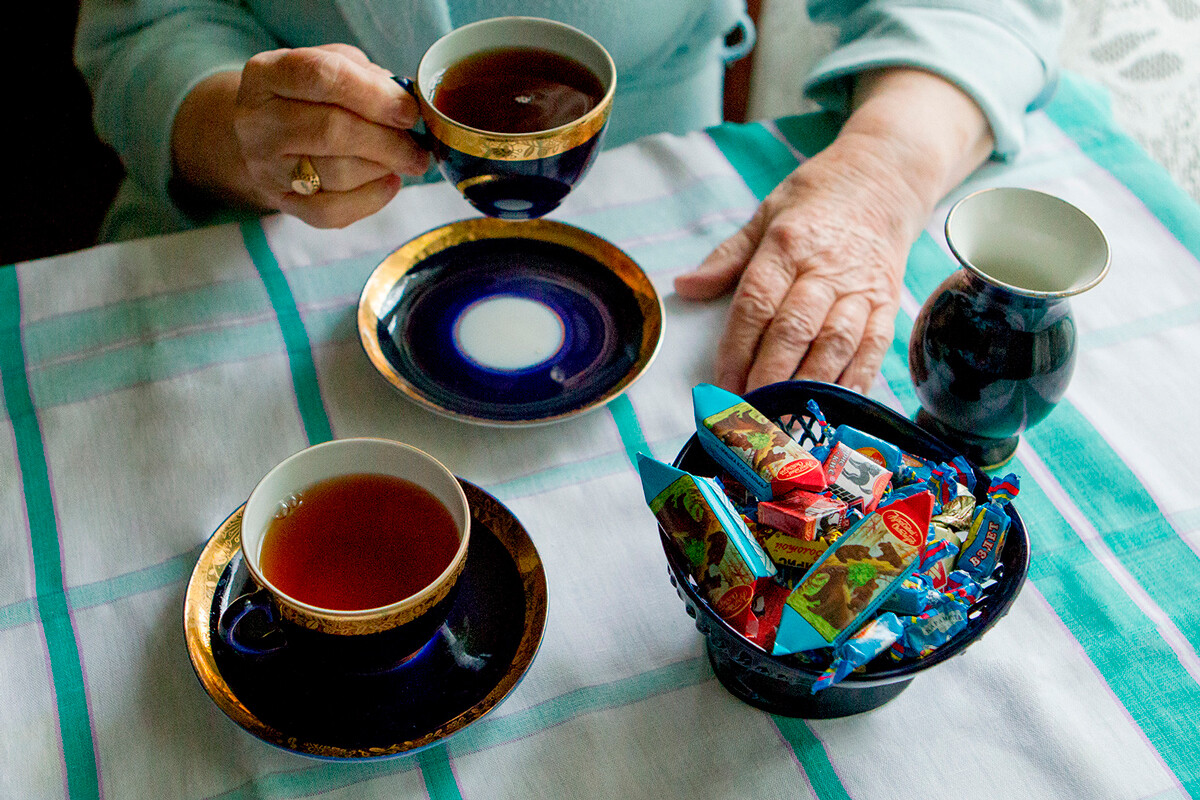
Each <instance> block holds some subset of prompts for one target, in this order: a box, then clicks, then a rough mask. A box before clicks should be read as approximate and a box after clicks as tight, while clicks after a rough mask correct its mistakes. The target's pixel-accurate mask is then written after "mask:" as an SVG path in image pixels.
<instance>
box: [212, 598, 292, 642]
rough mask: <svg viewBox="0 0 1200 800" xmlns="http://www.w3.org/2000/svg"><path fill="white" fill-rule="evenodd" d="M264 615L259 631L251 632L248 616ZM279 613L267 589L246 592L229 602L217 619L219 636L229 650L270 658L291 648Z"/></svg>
mask: <svg viewBox="0 0 1200 800" xmlns="http://www.w3.org/2000/svg"><path fill="white" fill-rule="evenodd" d="M255 614H258V615H260V616H261V617H262V623H261V624H260V625H259V630H258V631H256V632H254V633H251V632H250V631H249V630H246V629H245V628H244V626H245V625H246V624H247V619H249V618H250V617H252V616H253V615H255ZM279 623H280V619H279V612H278V611H277V610H276V608H275V604H274V603H273V602H272V600H271V595H270V593H269V592H267V590H266V589H259V590H258V591H256V592H251V593H249V594H244V595H242V596H241V597H239V598H237V599H236V600H234V601H233V602H232V603H230V604H229V608H227V609H225V613H223V614H221V618H220V619H219V620H218V621H217V636H218V637H219V638H220V639H221V641H222V642H224V643H225V644H226V645H227V646H228V647H229V649H231V650H233V652H235V653H237V654H238V655H240V656H245V657H247V658H268V657H270V656H272V655H274V654H276V653H278V652H280V651H281V650H283V649H284V648H285V647H287V639H286V638H285V636H284V632H283V628H282V627H281V626H280V624H279Z"/></svg>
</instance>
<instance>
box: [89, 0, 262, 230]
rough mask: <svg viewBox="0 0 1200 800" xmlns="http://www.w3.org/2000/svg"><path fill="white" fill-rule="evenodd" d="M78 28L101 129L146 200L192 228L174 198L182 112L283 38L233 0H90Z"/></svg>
mask: <svg viewBox="0 0 1200 800" xmlns="http://www.w3.org/2000/svg"><path fill="white" fill-rule="evenodd" d="M77 30H78V33H77V35H76V40H75V60H76V64H77V65H78V66H79V70H80V72H81V73H82V74H83V76H84V78H85V79H86V80H87V82H88V84H89V86H90V88H91V90H92V98H93V107H94V114H93V116H94V122H95V126H96V132H97V134H98V135H99V136H100V138H101V139H102V140H103V141H105V142H107V143H108V144H109V145H110V146H112V148H113V149H114V150H116V151H117V153H118V155H120V157H121V161H122V162H123V163H124V165H125V170H126V173H127V175H128V179H127V181H126V183H128V182H129V180H132V181H133V182H135V183H136V184H137V190H138V192H139V193H140V194H141V195H143V196H145V197H146V198H147V199H148V200H149V201H150V202H149V203H143V204H142V206H143V207H145V208H153V209H155V210H156V211H161V212H163V213H165V214H167V215H170V216H172V217H175V219H169V220H163V221H162V223H163V224H164V225H165V226H166V227H169V228H177V227H184V226H186V220H184V219H183V215H182V213H181V212H180V210H179V209H178V207H177V205H176V203H175V202H174V198H172V197H171V196H170V195H171V192H170V179H171V170H172V165H171V149H170V141H171V128H172V126H173V124H174V121H175V113H176V111H178V109H179V106H180V104H181V103H182V102H183V99H184V97H186V96H187V94H188V92H189V91H191V89H192V88H193V87H194V86H195V85H196V84H197V83H199V82H200V81H202V80H204V79H205V78H207V77H209V76H210V75H213V74H214V73H217V72H221V71H224V70H234V69H241V68H242V66H243V65H244V64H245V62H246V60H247V59H249V58H250V57H251V56H253V55H254V54H255V53H258V52H261V51H263V50H270V49H273V48H276V47H279V44H278V42H277V41H276V40H275V39H274V38H273V37H272V36H270V35H269V34H268V33H267V32H266V31H265V30H264V29H263V28H262V27H261V26H260V25H259V24H258V23H257V22H256V21H255V19H254V17H252V16H251V15H250V14H248V13H246V11H245V10H244V9H243V8H241V7H240V6H239V4H238V3H237V2H235V1H234V0H230V1H229V2H225V1H224V0H199V1H198V2H196V1H192V2H189V0H143V2H138V3H124V2H111V0H108V1H106V0H83V2H82V4H81V7H80V17H79V25H78V28H77ZM125 188H127V187H123V190H124V189H125Z"/></svg>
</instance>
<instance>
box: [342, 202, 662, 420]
mask: <svg viewBox="0 0 1200 800" xmlns="http://www.w3.org/2000/svg"><path fill="white" fill-rule="evenodd" d="M663 316H664V315H663V306H662V300H661V298H660V297H659V295H658V293H657V291H656V290H655V288H654V286H653V284H652V283H651V282H650V279H649V278H648V277H647V276H646V273H645V272H643V271H642V269H641V267H639V266H638V265H637V263H636V262H635V261H634V260H633V259H632V258H630V257H629V256H628V255H627V254H626V253H625V252H623V251H622V250H620V249H619V248H618V247H616V246H615V245H613V244H612V243H610V242H607V241H605V240H604V239H602V238H600V237H598V236H596V235H595V234H592V233H589V232H587V231H585V230H583V229H581V228H576V227H574V226H572V225H567V224H565V223H561V222H553V221H549V220H544V219H539V220H525V221H519V222H514V221H508V220H501V219H493V218H489V217H484V218H479V219H466V220H460V221H458V222H452V223H450V224H448V225H444V226H442V227H440V228H435V229H434V230H431V231H428V232H426V233H423V234H421V235H420V236H418V237H416V238H415V239H412V240H411V241H409V242H408V243H406V244H405V245H403V246H402V247H400V248H399V249H397V250H396V251H395V252H393V253H392V254H391V255H389V256H388V257H387V258H386V259H384V260H383V262H382V263H381V264H380V265H379V266H378V267H377V268H376V269H375V271H374V273H373V274H372V275H371V277H370V278H369V279H368V280H367V283H366V286H365V287H364V288H363V292H362V296H361V298H360V300H359V306H358V330H359V336H360V338H361V340H362V345H363V349H364V351H365V352H366V354H367V358H368V359H370V361H371V364H372V365H373V366H374V367H375V369H376V370H377V371H378V372H379V373H380V375H382V376H383V377H384V379H385V380H386V381H387V382H388V383H389V384H390V385H391V386H392V387H393V388H395V389H397V390H398V391H400V392H401V393H402V394H404V395H405V396H406V397H408V398H410V399H411V400H414V401H415V402H417V403H419V404H421V405H422V406H424V407H426V408H428V409H429V410H431V411H433V412H435V413H437V414H441V415H443V416H447V417H451V418H453V419H457V420H460V421H464V422H470V423H474V424H479V425H490V426H528V425H543V424H547V423H550V422H555V421H558V420H563V419H567V418H569V417H573V416H576V415H578V414H583V413H585V412H587V411H591V410H593V409H595V408H598V407H600V406H603V405H604V404H606V403H608V402H610V401H611V400H613V399H614V398H616V397H617V396H619V395H620V394H621V393H622V392H624V391H626V390H627V389H628V388H629V387H630V386H631V385H632V384H633V382H634V381H636V380H637V379H638V378H639V377H641V375H642V374H643V373H645V371H646V370H647V369H648V368H649V367H650V364H651V362H652V361H653V360H654V357H655V355H657V353H658V349H659V346H660V344H661V343H662V336H663Z"/></svg>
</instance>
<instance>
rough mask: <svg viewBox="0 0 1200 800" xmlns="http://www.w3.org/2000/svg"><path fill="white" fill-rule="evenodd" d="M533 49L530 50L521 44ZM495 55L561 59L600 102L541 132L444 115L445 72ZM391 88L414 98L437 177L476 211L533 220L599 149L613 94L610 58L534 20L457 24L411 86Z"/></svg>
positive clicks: (585, 39) (564, 30)
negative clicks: (588, 81) (592, 86)
mask: <svg viewBox="0 0 1200 800" xmlns="http://www.w3.org/2000/svg"><path fill="white" fill-rule="evenodd" d="M529 42H533V43H536V44H535V45H533V46H532V47H531V46H529V45H527V44H525V43H529ZM502 50H514V51H516V50H524V51H528V52H529V54H531V55H530V57H536V56H535V55H533V54H536V52H538V51H541V52H543V53H545V52H549V53H551V54H554V55H557V56H561V57H565V58H567V59H569V60H570V61H571V62H574V63H575V64H576V65H579V66H580V67H582V68H583V69H585V70H586V71H587V72H589V73H591V75H592V76H593V77H594V78H595V79H596V81H597V83H598V86H599V91H600V96H599V98H598V100H596V102H595V104H594V105H593V106H592V107H591V108H590V109H588V110H587V111H586V112H585V113H583V114H581V115H580V116H578V117H575V118H574V119H571V120H570V121H568V122H566V123H564V124H560V125H557V126H555V127H552V128H548V129H545V130H535V131H524V132H519V133H507V132H500V131H495V130H488V129H487V126H484V125H483V124H482V123H477V124H476V125H469V124H466V123H464V122H463V121H461V120H458V119H454V118H452V117H451V116H448V115H447V114H446V113H444V112H443V111H442V110H441V109H440V108H439V106H438V102H437V92H438V89H439V85H440V83H441V81H442V79H443V77H444V76H445V75H446V73H447V70H449V69H451V68H453V67H455V66H456V65H459V64H462V63H463V62H464V61H466V60H468V59H471V58H476V57H479V56H480V55H481V54H488V53H492V52H497V51H502ZM397 82H398V83H399V84H400V85H401V86H402V87H404V88H405V89H406V90H407V91H408V92H410V93H411V94H412V95H413V97H415V98H416V100H417V103H418V104H419V105H420V108H421V117H422V119H423V120H424V124H425V129H426V130H425V131H424V132H422V133H419V134H417V136H418V141H420V142H421V143H422V144H423V145H424V146H426V147H427V148H428V149H429V150H430V151H431V152H432V153H433V156H434V158H435V159H436V161H437V164H438V168H439V170H440V171H441V173H442V175H443V176H444V177H445V178H446V180H447V181H449V182H450V183H451V184H453V185H454V186H455V187H456V188H457V189H458V190H459V192H461V193H462V195H463V197H465V198H466V199H467V201H468V202H470V203H471V205H473V206H475V208H477V209H478V210H479V211H481V212H483V213H484V214H486V215H487V216H490V217H499V218H501V219H535V218H537V217H541V216H543V215H545V214H547V213H548V212H550V211H552V210H554V209H555V208H556V207H558V205H559V203H561V202H562V200H563V198H564V197H566V196H567V194H568V193H569V192H570V191H571V189H572V188H573V187H574V186H575V184H577V183H578V182H579V181H580V180H581V179H582V178H583V176H584V175H585V174H586V173H587V171H588V169H589V168H590V167H591V165H592V162H593V161H594V160H595V158H596V154H597V153H598V152H599V150H600V142H601V140H602V138H603V135H604V130H605V128H606V127H607V124H608V117H609V112H610V111H611V109H612V100H613V93H614V91H615V89H616V83H617V71H616V67H615V66H614V64H613V60H612V57H611V56H610V55H609V54H608V51H607V50H605V49H604V47H603V45H601V44H600V43H599V42H598V41H596V40H595V39H593V38H592V37H591V36H588V35H587V34H586V33H584V32H582V31H580V30H578V29H576V28H573V27H571V26H570V25H565V24H563V23H561V22H555V21H553V20H548V19H540V18H537V17H496V18H494V19H487V20H482V21H480V22H475V23H471V24H469V25H464V26H463V27H461V28H457V29H455V30H453V31H451V32H450V33H448V34H446V35H445V36H443V37H442V38H441V39H439V40H438V41H436V42H434V44H433V45H432V46H431V47H430V48H429V50H427V51H426V52H425V55H424V56H423V57H422V59H421V62H420V64H419V65H418V67H417V76H416V79H415V80H412V79H409V78H398V79H397Z"/></svg>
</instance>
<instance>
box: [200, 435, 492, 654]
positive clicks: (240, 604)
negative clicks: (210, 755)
mask: <svg viewBox="0 0 1200 800" xmlns="http://www.w3.org/2000/svg"><path fill="white" fill-rule="evenodd" d="M469 539H470V513H469V510H468V508H467V501H466V496H465V494H464V493H463V491H462V488H461V487H460V486H459V483H458V480H457V479H456V478H455V477H454V476H453V475H452V474H451V473H450V472H449V471H448V470H447V469H446V468H445V467H444V466H442V465H441V464H440V463H439V462H438V461H437V460H436V459H434V458H433V457H432V456H430V455H428V454H426V453H424V452H422V451H420V450H417V449H416V448H413V447H410V446H408V445H404V444H401V443H399V442H393V441H388V440H384V439H341V440H334V441H331V442H326V443H324V444H320V445H316V446H314V447H310V448H308V449H306V450H302V451H301V452H299V453H297V454H295V455H293V456H291V457H290V458H288V459H286V460H284V461H283V462H281V463H280V464H279V465H278V466H276V467H275V468H274V469H272V470H271V471H270V472H269V473H267V475H266V476H265V477H264V478H263V479H262V480H261V481H260V482H259V484H258V485H257V486H256V487H255V489H254V491H253V492H252V493H251V495H250V499H249V500H248V501H247V503H246V508H245V511H244V512H243V515H242V542H241V550H242V557H243V559H244V561H245V564H246V567H247V569H248V570H249V572H250V574H251V576H252V577H253V579H254V583H255V584H257V587H255V589H256V590H255V591H252V592H250V593H248V594H245V595H243V596H242V597H239V598H237V599H236V600H234V601H233V602H232V603H230V605H229V608H228V609H226V610H225V611H224V612H223V613H222V615H221V618H220V622H219V624H218V629H217V633H218V637H219V639H220V640H221V641H222V642H223V643H224V644H225V645H226V646H227V647H228V648H230V650H231V651H233V652H234V653H237V654H238V655H240V656H243V657H248V658H251V659H259V660H266V659H277V658H288V659H290V660H291V662H292V663H293V665H296V664H299V665H301V666H313V667H316V666H324V667H332V668H334V669H338V670H344V671H347V672H371V671H377V670H379V669H384V668H389V667H392V666H395V665H396V664H399V663H403V661H404V660H406V659H407V658H408V657H409V656H411V655H412V654H413V653H415V652H417V651H419V650H420V649H421V648H422V647H423V646H424V645H425V644H426V643H428V642H429V641H430V640H431V639H432V638H433V637H434V635H435V634H436V632H437V631H438V629H439V628H440V627H441V625H442V623H443V622H445V620H446V617H447V615H448V614H449V612H450V608H451V607H452V605H453V602H454V597H455V589H456V586H457V580H458V577H459V575H460V574H461V572H462V570H463V567H464V565H465V563H466V554H467V546H468V542H469Z"/></svg>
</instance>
